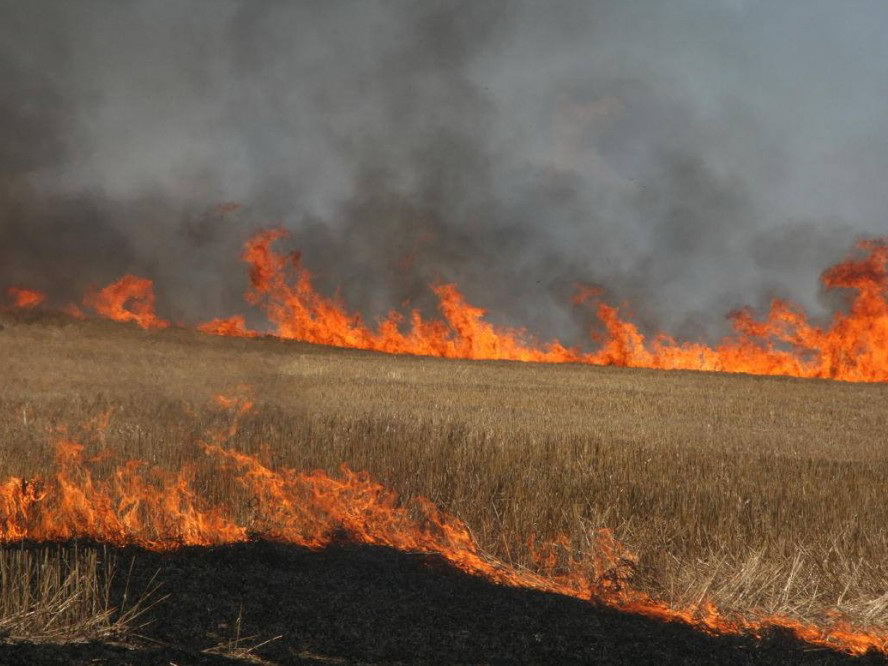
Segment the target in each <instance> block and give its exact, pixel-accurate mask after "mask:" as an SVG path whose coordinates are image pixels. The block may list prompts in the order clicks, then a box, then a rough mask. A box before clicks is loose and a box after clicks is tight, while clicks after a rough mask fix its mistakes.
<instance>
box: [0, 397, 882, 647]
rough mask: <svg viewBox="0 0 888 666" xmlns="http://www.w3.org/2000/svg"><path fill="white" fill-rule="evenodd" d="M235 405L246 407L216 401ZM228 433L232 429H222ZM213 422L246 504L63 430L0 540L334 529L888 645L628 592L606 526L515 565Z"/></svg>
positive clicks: (470, 567) (709, 622)
mask: <svg viewBox="0 0 888 666" xmlns="http://www.w3.org/2000/svg"><path fill="white" fill-rule="evenodd" d="M225 406H226V407H228V408H236V410H237V413H238V414H241V413H243V412H244V411H245V410H246V409H248V408H249V406H248V405H247V404H246V403H243V404H241V405H240V406H238V405H237V404H236V403H232V402H226V403H225ZM226 432H228V433H230V432H231V431H230V430H228V431H226ZM226 436H227V435H226V434H225V432H223V433H218V434H217V435H216V436H215V437H214V438H212V440H211V441H210V442H207V443H203V444H202V449H203V452H204V453H205V455H206V456H207V461H208V462H209V463H211V464H212V465H213V466H214V472H213V473H214V474H215V475H217V477H222V476H226V477H227V478H229V479H231V480H232V481H233V482H234V483H235V485H236V486H239V487H240V488H242V489H243V490H244V491H245V493H246V494H247V495H248V496H249V497H250V498H252V499H251V501H250V502H249V503H243V505H248V506H249V510H248V512H247V513H246V514H245V513H244V509H243V505H242V506H241V510H240V511H238V506H237V505H236V502H235V501H234V500H231V501H230V502H224V501H223V502H218V503H213V502H211V501H210V500H208V499H207V498H206V497H205V496H204V495H202V494H201V492H200V490H199V488H200V487H201V486H202V485H205V484H199V483H197V482H196V481H195V478H196V474H197V471H196V469H195V467H194V466H185V467H183V468H182V469H181V470H179V471H178V472H170V471H166V470H163V469H160V468H156V467H150V466H149V465H147V464H146V463H143V462H139V461H129V462H127V463H125V464H122V465H120V466H118V467H116V468H115V469H113V470H112V471H111V472H110V473H108V474H105V475H100V474H99V473H98V472H96V471H94V469H93V467H95V466H96V465H97V464H98V463H100V462H102V460H104V458H103V457H102V456H99V457H95V458H92V459H89V458H87V457H86V456H85V455H84V447H83V446H82V445H81V444H79V443H77V442H75V441H73V440H70V439H63V440H62V441H60V442H59V443H58V445H57V454H56V463H55V464H56V468H55V470H54V471H53V472H52V473H51V474H48V475H47V476H45V477H42V478H35V479H29V480H25V479H21V478H10V479H8V480H7V481H6V482H4V483H2V484H0V543H9V542H14V541H19V540H22V539H35V540H50V541H54V540H64V539H71V538H76V537H85V538H90V539H95V540H98V541H101V542H105V543H110V544H114V545H118V546H123V545H129V544H135V545H139V546H142V547H145V548H149V549H154V550H170V549H175V548H178V547H181V546H185V545H198V546H210V545H221V544H228V543H235V542H243V541H247V540H250V539H256V538H262V539H270V540H276V541H281V542H285V543H291V544H294V545H299V546H302V547H307V548H312V549H320V548H324V547H325V546H327V545H329V544H330V543H331V542H332V541H333V540H334V539H342V538H346V539H348V540H350V541H352V542H354V543H359V544H367V545H382V546H388V547H391V548H397V549H399V550H402V551H411V552H423V553H429V554H436V555H438V556H440V557H442V558H444V559H445V560H446V561H448V562H449V563H450V564H452V565H453V566H455V567H457V568H459V569H461V570H462V571H465V572H467V573H470V574H472V575H476V576H482V577H484V578H486V579H488V580H490V581H492V582H494V583H497V584H501V585H510V586H520V587H527V588H533V589H539V590H544V591H548V592H554V593H558V594H564V595H569V596H573V597H577V598H581V599H586V600H594V601H596V602H598V603H604V604H608V605H610V606H613V607H616V608H620V609H623V610H626V611H629V612H634V613H640V614H644V615H646V616H649V617H654V618H658V619H661V620H664V621H681V622H685V623H687V624H689V625H691V626H694V627H696V628H698V629H700V630H703V631H707V632H710V633H733V634H736V633H740V632H747V633H753V634H761V633H763V632H765V631H767V630H768V629H770V628H774V627H781V628H784V629H788V630H790V631H792V632H793V633H795V634H796V635H797V636H798V637H799V638H801V639H803V640H805V641H807V642H809V643H812V644H815V645H820V646H826V647H831V648H834V649H840V650H844V651H846V652H849V653H853V654H864V653H866V652H867V651H869V650H875V651H877V652H881V653H885V654H888V635H885V634H880V633H876V632H865V631H860V630H855V629H854V628H852V627H850V626H847V625H843V624H836V625H834V626H831V627H826V628H822V627H816V626H814V625H808V624H804V623H802V622H798V621H795V620H792V619H789V618H784V617H777V616H772V617H766V618H761V619H744V618H740V617H726V616H723V615H721V614H720V613H719V612H718V610H717V609H716V608H715V607H713V606H712V605H711V604H703V605H702V606H700V607H696V608H689V609H684V610H675V609H672V608H670V607H669V606H668V605H666V604H664V603H662V602H659V601H656V600H653V599H651V598H650V597H648V596H646V595H644V594H642V593H640V592H637V591H634V590H633V589H632V588H631V587H629V586H628V585H627V578H628V576H627V575H626V573H625V571H626V569H625V567H626V566H627V565H630V566H631V564H632V562H633V556H632V555H631V554H630V553H628V551H626V550H625V548H624V547H623V546H622V545H621V544H619V542H618V541H616V539H614V538H613V535H612V534H611V533H610V532H609V531H608V530H601V531H600V533H599V535H598V539H597V540H596V546H595V548H593V552H591V553H590V554H587V555H586V556H584V557H581V558H576V557H575V556H573V555H568V562H567V565H566V566H563V567H561V568H562V569H563V570H566V571H567V573H564V574H560V575H557V574H554V573H552V570H553V568H554V565H555V562H556V559H557V552H556V551H557V550H558V549H559V548H562V549H564V550H567V549H566V543H561V542H558V541H556V542H555V543H552V544H544V545H543V546H542V547H540V549H539V550H538V553H539V555H538V560H539V563H540V566H541V569H542V570H543V573H534V572H531V571H528V570H525V569H520V570H519V569H515V568H513V567H511V566H509V565H507V564H505V563H503V562H500V561H498V560H496V559H494V558H492V557H490V556H487V555H486V554H484V553H483V552H482V551H481V550H480V549H479V548H478V546H477V544H476V543H475V541H474V539H473V538H472V536H471V533H470V531H469V530H468V528H467V527H466V526H465V525H464V524H463V523H462V522H461V521H460V520H458V519H457V518H455V517H453V516H450V515H448V514H446V513H444V512H442V511H439V510H438V509H437V508H436V507H435V506H434V505H433V504H432V503H430V502H428V501H426V500H423V499H417V500H414V502H412V503H404V502H402V501H401V500H400V499H399V498H398V496H397V495H396V494H395V493H394V492H393V491H391V490H389V489H386V488H385V487H383V486H382V485H380V484H379V483H377V482H375V481H373V480H372V479H371V478H370V477H369V475H367V474H366V473H356V472H353V471H351V470H350V469H348V467H346V466H342V467H341V469H340V472H339V475H338V476H336V477H334V476H329V475H327V474H326V473H324V472H321V471H315V472H298V471H296V470H293V469H277V470H275V469H271V468H270V467H268V466H266V465H264V464H262V463H261V462H260V461H259V460H258V459H257V458H254V457H251V456H249V455H246V454H243V453H239V452H236V451H232V450H227V449H224V448H223V447H222V446H221V444H220V441H219V440H220V439H224V438H225V437H226Z"/></svg>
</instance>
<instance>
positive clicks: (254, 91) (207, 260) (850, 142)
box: [0, 0, 888, 344]
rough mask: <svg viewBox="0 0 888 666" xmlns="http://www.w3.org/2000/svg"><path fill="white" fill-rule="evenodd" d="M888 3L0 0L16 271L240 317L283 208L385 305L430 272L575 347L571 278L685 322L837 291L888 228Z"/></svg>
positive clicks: (293, 226)
mask: <svg viewBox="0 0 888 666" xmlns="http://www.w3.org/2000/svg"><path fill="white" fill-rule="evenodd" d="M886 28H888V5H886V4H885V3H883V2H881V1H880V0H873V1H872V2H863V1H860V2H848V3H838V2H834V1H832V0H804V1H802V0H798V1H795V2H782V3H772V2H765V1H764V0H762V1H756V0H746V1H744V0H721V1H718V0H682V1H675V2H660V1H658V0H648V1H642V0H638V1H631V0H630V1H619V2H618V1H616V0H612V1H608V2H589V1H583V2H580V1H578V2H566V1H564V2H552V3H539V2H513V1H508V2H507V1H505V0H503V1H501V2H484V1H480V2H479V1H477V0H475V1H470V2H422V3H415V2H407V1H404V2H393V1H387V2H369V1H367V2H335V1H334V2H324V3H321V2H308V1H306V2H271V1H265V0H242V1H239V2H236V1H230V0H204V1H202V2H196V1H192V2H188V1H176V2H172V1H156V2H129V1H125V0H123V1H122V0H106V1H103V2H101V1H98V0H80V1H78V2H76V3H71V2H63V1H58V2H51V1H44V0H33V1H32V2H19V1H15V0H0V85H2V89H3V95H2V98H0V287H2V286H5V285H8V284H12V283H21V284H25V285H27V286H32V287H35V288H40V289H44V290H48V291H50V292H51V293H53V294H56V295H57V297H59V298H75V297H76V296H78V295H79V294H81V293H82V292H83V290H84V289H85V288H87V287H88V286H89V285H101V284H104V283H107V282H109V281H111V280H114V279H116V278H117V277H119V276H120V275H121V274H122V273H124V272H134V273H137V274H140V275H144V276H145V277H149V278H151V279H153V280H155V281H156V283H157V289H158V296H159V301H160V303H161V307H162V308H165V309H166V313H165V314H167V315H168V316H171V317H172V318H174V319H179V320H191V321H193V320H195V319H202V318H206V317H210V316H217V315H224V314H231V313H234V312H239V311H242V310H243V307H244V306H243V305H242V299H241V293H242V291H243V289H244V286H245V276H244V269H243V267H242V265H241V263H240V261H239V259H238V254H239V251H240V246H241V244H242V242H243V240H244V239H245V238H246V237H247V236H248V235H249V234H251V233H252V232H254V231H256V230H257V229H259V228H261V227H266V226H269V225H270V224H281V225H283V226H285V227H287V228H288V229H290V230H291V232H292V236H291V239H290V240H289V241H288V242H289V243H290V244H291V246H292V247H298V248H299V249H301V250H303V252H304V257H305V263H306V265H307V266H308V267H309V268H311V269H312V271H313V272H314V273H316V275H317V279H318V285H319V287H320V289H321V290H322V291H323V292H325V293H332V292H333V290H334V289H335V288H336V287H341V292H340V293H341V296H342V298H343V299H344V300H345V302H346V303H347V304H348V305H349V306H350V307H353V308H355V309H358V310H360V311H361V312H363V313H364V314H365V315H366V316H368V318H370V319H372V318H373V317H374V316H377V315H380V314H382V313H383V312H385V311H387V310H388V309H389V308H392V307H399V306H400V305H401V304H402V303H403V302H405V301H408V300H409V301H410V303H411V304H413V305H417V306H421V307H424V308H430V307H431V306H432V304H433V299H432V295H431V293H430V292H429V290H428V289H427V285H428V284H429V283H431V282H435V281H447V282H455V283H457V284H458V285H459V286H460V288H461V289H462V291H463V292H464V293H465V295H466V297H467V299H468V301H469V302H471V303H474V304H476V305H479V306H482V307H485V308H488V309H489V310H490V311H491V315H490V318H491V320H492V321H494V322H496V323H498V324H509V325H524V326H526V327H527V328H528V329H529V330H530V331H532V332H534V333H536V334H537V335H539V336H540V337H543V338H548V337H552V336H559V337H561V338H562V339H564V341H565V342H567V343H571V344H577V343H581V342H582V340H583V339H584V336H585V333H584V332H583V331H584V327H585V323H586V322H585V316H587V315H584V314H582V313H578V312H577V311H576V310H574V309H573V308H572V307H571V306H570V296H571V294H572V290H573V285H574V284H575V283H576V282H591V283H597V284H600V285H602V286H604V287H605V296H606V298H607V299H608V300H609V301H612V302H616V303H621V302H623V301H626V302H628V303H630V304H631V305H632V308H633V311H634V314H635V316H636V318H637V319H638V321H639V322H640V323H641V324H642V325H643V327H644V328H646V329H648V330H650V329H651V328H663V329H666V330H669V331H671V332H674V333H677V334H679V335H681V336H687V337H698V336H701V335H717V334H720V333H722V332H723V331H724V321H723V320H722V319H721V315H723V314H725V313H727V312H728V311H729V310H731V309H733V308H736V307H738V306H742V305H746V304H749V305H755V306H761V305H764V304H766V303H767V301H768V300H769V298H770V297H772V296H783V297H789V298H793V299H794V300H797V301H799V302H801V303H802V304H804V305H805V306H806V307H809V308H811V309H812V311H813V312H814V313H815V314H816V313H818V312H821V313H822V312H823V311H824V310H823V304H822V303H821V300H822V299H820V298H819V295H818V288H819V286H818V283H817V277H818V275H819V273H820V271H821V270H822V269H823V268H825V267H826V266H827V265H828V264H830V263H831V262H834V261H837V260H839V259H841V257H842V256H843V255H844V253H845V252H846V251H847V250H848V249H849V248H850V247H851V245H852V243H853V241H854V240H855V238H856V237H858V236H861V235H863V236H867V235H874V234H884V233H885V232H886V230H888V223H886V219H885V218H884V217H883V216H884V212H885V211H886V210H888V187H886V186H885V185H884V183H883V180H884V177H885V174H886V173H888V120H886V118H888V116H886V115H885V109H886V108H888V43H886V42H885V40H884V35H885V33H886ZM232 201H233V202H237V203H239V204H241V205H242V208H241V209H239V210H237V211H234V212H227V213H226V212H224V211H223V210H221V209H220V208H219V207H218V206H219V204H223V203H225V202H232Z"/></svg>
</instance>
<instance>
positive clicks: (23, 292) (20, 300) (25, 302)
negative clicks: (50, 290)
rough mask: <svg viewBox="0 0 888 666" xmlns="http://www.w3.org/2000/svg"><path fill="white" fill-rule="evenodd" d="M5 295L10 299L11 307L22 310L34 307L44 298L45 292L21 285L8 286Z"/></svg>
mask: <svg viewBox="0 0 888 666" xmlns="http://www.w3.org/2000/svg"><path fill="white" fill-rule="evenodd" d="M6 296H7V297H8V298H9V300H10V301H12V307H14V308H17V309H22V310H26V309H30V308H35V307H37V306H38V305H40V304H41V303H42V302H43V301H45V300H46V294H44V293H43V292H42V291H35V290H34V289H25V288H23V287H8V288H7V289H6Z"/></svg>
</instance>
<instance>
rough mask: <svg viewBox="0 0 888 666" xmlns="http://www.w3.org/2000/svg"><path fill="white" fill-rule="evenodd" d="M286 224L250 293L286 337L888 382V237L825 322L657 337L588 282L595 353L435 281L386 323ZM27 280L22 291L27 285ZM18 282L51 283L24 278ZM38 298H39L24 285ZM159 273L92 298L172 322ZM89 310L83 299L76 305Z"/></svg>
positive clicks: (123, 314)
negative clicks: (360, 309)
mask: <svg viewBox="0 0 888 666" xmlns="http://www.w3.org/2000/svg"><path fill="white" fill-rule="evenodd" d="M285 235H286V232H285V231H283V230H281V229H272V230H268V231H264V232H261V233H259V234H257V235H256V236H254V237H253V238H251V239H250V240H248V241H247V243H246V244H245V246H244V252H243V259H244V261H245V262H246V263H247V265H248V267H249V276H250V288H249V290H248V291H247V293H246V295H245V298H246V300H247V302H248V303H249V304H251V305H255V306H258V307H260V308H261V309H262V310H263V311H264V313H265V315H266V317H267V318H268V320H269V321H270V322H271V324H272V325H273V327H274V332H275V334H276V335H277V336H278V337H281V338H286V339H293V340H301V341H303V342H309V343H315V344H325V345H333V346H337V347H353V348H358V349H368V350H374V351H380V352H388V353H394V354H416V355H427V356H441V357H446V358H464V359H498V360H513V361H538V362H549V363H588V364H594V365H618V366H626V367H637V368H655V369H662V370H703V371H713V372H742V373H749V374H757V375H787V376H792V377H805V378H826V379H838V380H844V381H860V382H884V381H888V238H886V239H882V240H877V241H864V242H861V243H858V254H859V256H856V257H855V256H852V257H849V258H847V259H846V260H845V261H843V262H841V263H839V264H837V265H835V266H833V267H831V268H829V269H828V270H826V271H825V272H824V273H823V275H822V276H821V281H822V282H823V285H824V287H825V288H826V289H844V290H847V291H848V294H849V306H848V308H847V311H845V312H837V313H835V314H834V315H833V317H832V319H831V321H830V322H829V323H828V324H827V325H826V326H825V327H823V328H821V327H818V326H815V325H814V324H812V323H811V322H810V321H809V320H808V317H807V315H806V313H805V312H804V310H803V309H802V308H801V307H800V306H797V305H795V304H793V303H791V302H788V301H782V300H775V301H773V302H772V303H771V307H770V309H769V311H768V313H767V314H766V315H765V316H764V318H763V319H761V320H757V319H756V318H755V316H754V315H753V314H752V312H751V311H750V310H749V309H741V310H738V311H736V312H733V313H731V314H730V315H729V319H730V321H731V324H732V327H733V329H734V333H733V334H732V335H731V336H729V337H727V338H725V339H724V340H722V341H721V342H720V343H719V344H717V345H714V346H709V345H706V344H703V343H698V342H680V341H677V340H675V339H674V338H673V337H672V336H670V335H667V334H665V333H660V334H658V335H655V336H653V338H652V339H646V338H645V336H644V334H642V332H641V331H640V330H639V329H638V327H637V326H636V325H635V324H633V323H632V322H631V321H628V320H626V319H625V318H623V316H622V315H621V313H620V309H619V308H617V307H614V306H612V305H609V304H607V303H604V302H600V301H599V300H598V299H599V298H600V292H599V291H598V290H597V289H595V288H593V287H586V286H580V287H578V288H577V291H576V293H575V295H574V297H573V298H572V302H573V304H574V305H575V306H579V305H582V304H584V303H588V302H589V301H596V302H597V304H596V305H595V312H596V314H597V316H598V319H599V320H600V322H601V324H602V326H603V328H604V333H603V334H597V333H596V334H590V337H591V339H592V340H594V341H595V342H596V343H598V345H599V346H598V349H597V350H596V351H592V352H583V351H581V350H580V349H578V348H576V347H568V346H566V345H564V344H562V343H561V342H560V341H558V340H553V341H550V342H547V343H542V342H539V341H537V340H535V339H534V338H533V337H532V336H529V335H528V334H527V333H526V332H525V331H524V330H522V329H504V328H498V327H495V326H493V325H492V324H490V323H488V322H486V321H485V320H484V317H485V315H486V312H485V311H484V310H483V309H482V308H478V307H475V306H473V305H471V304H469V303H468V302H466V300H465V298H464V297H463V295H462V293H461V292H460V291H459V289H458V288H457V286H456V285H453V284H438V285H434V286H432V287H431V289H432V291H433V292H434V294H435V296H436V297H437V299H438V309H439V311H440V313H441V315H442V317H441V318H440V319H425V318H423V316H422V315H421V314H420V313H419V312H418V311H417V310H412V311H410V312H409V314H408V315H407V316H404V315H402V314H400V313H398V312H395V311H392V312H390V313H389V314H388V315H386V316H385V317H384V318H383V319H382V320H381V321H380V322H379V323H378V324H377V325H376V327H375V328H373V327H371V326H369V325H367V324H366V323H365V322H364V321H363V319H362V318H361V316H360V315H358V314H355V313H351V312H349V311H348V310H347V309H346V307H345V306H344V305H343V304H342V303H341V302H339V301H337V300H335V299H331V298H327V297H325V296H322V295H321V294H319V293H318V292H317V291H316V290H315V289H314V287H313V285H312V276H311V273H310V272H309V271H308V270H307V269H306V268H305V267H304V266H302V264H301V257H300V255H299V254H298V253H290V254H281V253H279V252H276V251H275V250H274V249H273V248H272V245H273V244H274V243H275V242H276V241H277V240H279V239H280V238H282V237H283V236H285ZM15 290H17V291H15ZM8 293H9V294H10V295H11V296H12V297H13V298H14V299H15V298H17V296H16V294H39V292H31V291H29V290H24V289H21V288H11V289H10V290H8ZM21 298H22V299H24V303H25V305H23V306H22V307H29V305H27V303H28V302H30V301H29V298H36V297H26V296H24V295H22V296H21ZM154 301H155V298H154V288H153V283H152V282H151V281H150V280H148V279H145V278H139V277H135V276H133V275H125V276H124V277H122V278H120V279H119V280H118V281H117V282H114V283H113V284H110V285H108V286H107V287H105V288H104V289H101V290H100V291H97V292H92V293H89V294H87V296H86V297H85V298H84V301H83V302H84V305H86V306H88V307H90V308H92V309H93V310H95V311H96V312H97V313H99V314H100V315H102V316H104V317H107V318H109V319H113V320H115V321H134V322H136V323H137V324H138V325H139V326H141V327H142V328H163V327H166V326H169V322H167V321H165V320H163V319H160V318H159V317H158V316H157V315H156V314H155V310H154ZM72 314H75V315H76V316H79V315H80V314H81V313H80V311H79V310H76V309H75V310H72ZM197 328H198V330H200V331H202V332H204V333H212V334H215V335H227V336H238V337H255V336H257V335H260V333H258V332H257V331H254V330H251V329H249V328H248V327H247V325H246V320H245V319H244V317H243V316H241V315H235V316H232V317H228V318H219V319H214V320H212V321H209V322H206V323H203V324H200V325H199V326H198V327H197Z"/></svg>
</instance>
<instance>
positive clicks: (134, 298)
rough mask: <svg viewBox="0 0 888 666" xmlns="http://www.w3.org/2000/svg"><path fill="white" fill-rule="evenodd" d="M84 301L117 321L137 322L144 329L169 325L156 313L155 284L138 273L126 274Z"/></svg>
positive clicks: (104, 315)
mask: <svg viewBox="0 0 888 666" xmlns="http://www.w3.org/2000/svg"><path fill="white" fill-rule="evenodd" d="M83 304H84V305H85V306H87V307H89V308H92V309H93V310H95V311H96V312H98V313H99V314H100V315H102V316H103V317H107V318H108V319H112V320H113V321H121V322H127V321H133V322H135V323H136V324H138V325H139V326H141V327H142V328H166V327H167V326H169V322H167V321H164V320H163V319H160V318H159V317H158V316H157V315H156V314H155V313H154V283H153V282H152V281H151V280H148V279H146V278H140V277H136V276H135V275H124V276H123V277H122V278H120V279H119V280H117V281H116V282H113V283H112V284H109V285H108V286H107V287H105V288H104V289H100V290H99V291H95V292H90V293H88V294H87V295H86V296H85V297H84V298H83Z"/></svg>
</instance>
